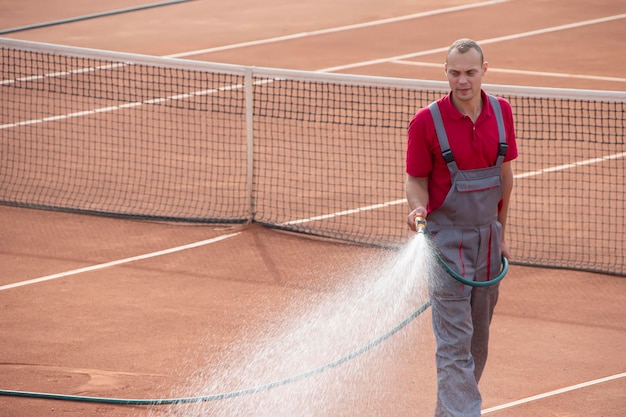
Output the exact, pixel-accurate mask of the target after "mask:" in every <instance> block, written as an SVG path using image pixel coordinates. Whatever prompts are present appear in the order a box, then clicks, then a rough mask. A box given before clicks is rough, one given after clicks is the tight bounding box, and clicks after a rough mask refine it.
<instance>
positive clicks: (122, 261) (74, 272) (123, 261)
mask: <svg viewBox="0 0 626 417" xmlns="http://www.w3.org/2000/svg"><path fill="white" fill-rule="evenodd" d="M240 233H241V232H237V233H231V234H228V235H222V236H218V237H214V238H212V239H207V240H201V241H199V242H194V243H190V244H188V245H182V246H177V247H175V248H170V249H165V250H161V251H157V252H152V253H146V254H144V255H138V256H132V257H130V258H125V259H119V260H117V261H111V262H105V263H103V264H98V265H91V266H86V267H84V268H79V269H74V270H71V271H66V272H61V273H58V274H53V275H47V276H45V277H40V278H34V279H29V280H27V281H21V282H16V283H13V284H7V285H2V286H0V291H4V290H8V289H11V288H17V287H23V286H25V285H30V284H37V283H40V282H44V281H50V280H53V279H58V278H64V277H67V276H70V275H77V274H82V273H84V272H91V271H96V270H98V269H104V268H109V267H112V266H117V265H122V264H127V263H130V262H135V261H140V260H143V259H148V258H154V257H157V256H162V255H167V254H170V253H174V252H180V251H183V250H187V249H192V248H197V247H199V246H204V245H209V244H211V243H216V242H219V241H220V240H224V239H228V238H231V237H235V236H237V235H238V234H240Z"/></svg>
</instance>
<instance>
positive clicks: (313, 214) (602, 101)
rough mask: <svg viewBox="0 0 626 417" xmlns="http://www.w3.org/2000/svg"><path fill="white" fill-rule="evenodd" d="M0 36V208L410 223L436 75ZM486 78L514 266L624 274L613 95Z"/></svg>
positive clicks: (395, 232) (360, 238)
mask: <svg viewBox="0 0 626 417" xmlns="http://www.w3.org/2000/svg"><path fill="white" fill-rule="evenodd" d="M0 47H1V49H2V77H1V80H0V88H1V89H2V103H1V104H0V109H1V111H0V132H1V138H2V139H1V142H0V150H1V152H2V153H1V160H0V203H2V204H5V205H14V206H20V207H30V208H42V209H53V210H63V211H73V212H74V211H75V212H81V213H90V214H98V215H108V216H122V217H133V218H145V219H159V220H169V221H187V222H207V223H245V222H250V221H253V222H257V223H261V224H264V225H268V226H271V227H276V228H281V229H286V230H293V231H297V232H303V233H308V234H314V235H319V236H325V237H330V238H336V239H341V240H345V241H350V242H355V243H362V244H371V245H380V246H389V247H396V246H399V245H401V244H402V243H403V242H405V241H406V239H407V238H408V236H409V232H408V230H407V228H406V226H405V224H404V221H405V218H406V214H407V212H408V208H407V204H406V201H405V199H404V180H405V174H404V152H405V142H406V128H407V126H408V122H409V121H410V119H411V117H412V115H413V114H414V112H415V111H416V110H417V109H419V108H420V107H422V106H424V105H426V104H428V103H430V102H431V101H432V100H435V99H437V98H438V97H440V96H441V95H442V94H444V93H446V92H447V84H446V83H442V82H430V81H419V80H408V79H394V78H383V77H365V76H351V75H346V74H326V73H318V72H302V71H287V70H278V69H268V68H253V67H245V66H235V65H224V64H214V63H206V62H198V61H189V60H178V59H168V58H157V57H150V56H143V55H132V54H123V53H113V52H107V51H98V50H91V49H81V48H72V47H65V46H59V45H50V44H42V43H32V42H24V41H16V40H10V39H0ZM484 87H485V89H486V90H487V91H488V92H490V93H492V94H497V95H500V96H502V97H505V98H506V99H508V100H509V101H510V102H511V104H512V106H513V109H514V117H515V119H516V131H517V136H518V146H519V150H520V158H519V159H518V160H517V161H516V162H515V163H514V171H515V173H516V178H517V179H516V188H515V191H514V197H513V200H512V202H511V213H510V215H509V222H508V225H507V240H508V242H509V246H510V247H511V248H512V252H513V255H514V257H513V259H512V261H513V262H515V263H519V264H527V265H538V266H548V267H559V268H572V269H581V270H589V271H597V272H603V273H610V274H618V275H625V274H626V271H625V269H624V250H623V247H624V231H625V230H624V196H625V192H624V176H625V174H626V172H625V168H624V159H625V158H626V152H625V148H624V107H625V102H626V94H624V93H620V92H594V91H585V90H557V89H545V88H527V87H526V88H515V87H512V86H496V85H485V86H484Z"/></svg>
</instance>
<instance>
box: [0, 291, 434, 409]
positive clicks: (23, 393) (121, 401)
mask: <svg viewBox="0 0 626 417" xmlns="http://www.w3.org/2000/svg"><path fill="white" fill-rule="evenodd" d="M428 307H430V301H426V302H425V303H424V304H422V306H420V308H418V309H417V310H416V311H415V312H414V313H412V314H411V315H410V316H409V317H407V318H406V319H404V320H403V321H402V322H400V323H399V324H397V325H396V326H395V327H394V328H392V329H391V330H389V331H388V332H387V333H385V334H384V335H382V336H380V337H378V338H377V339H374V340H373V341H371V342H370V343H368V344H366V345H365V346H363V347H361V348H359V349H357V350H355V351H353V352H352V353H349V354H347V355H345V356H343V357H341V358H339V359H337V360H335V361H333V362H330V363H327V364H326V365H322V366H320V367H318V368H315V369H312V370H310V371H307V372H303V373H301V374H298V375H294V376H291V377H288V378H285V379H281V380H278V381H274V382H270V383H268V384H265V385H260V386H257V387H252V388H247V389H242V390H238V391H231V392H226V393H222V394H214V395H207V396H200V397H183V398H165V399H154V400H150V399H145V400H142V399H123V398H102V397H86V396H79V395H63V394H50V393H41V392H28V391H10V390H0V396H8V397H27V398H38V399H47V400H58V401H78V402H89V403H100V404H116V405H166V404H186V403H199V402H208V401H216V400H223V399H226V398H234V397H241V396H244V395H248V394H255V393H258V392H262V391H269V390H271V389H273V388H277V387H279V386H281V385H286V384H288V383H292V382H296V381H300V380H303V379H306V378H309V377H311V376H313V375H316V374H319V373H322V372H324V371H327V370H329V369H331V368H334V367H336V366H339V365H341V364H343V363H345V362H347V361H349V360H350V359H353V358H355V357H357V356H359V355H361V354H362V353H365V352H367V351H368V350H370V349H372V348H373V347H374V346H377V345H379V344H380V343H382V342H383V341H385V340H387V339H389V338H390V337H391V336H393V335H394V334H396V333H397V332H399V331H400V330H401V329H402V328H404V327H405V326H406V325H408V324H409V323H410V322H412V321H413V320H414V319H415V318H416V317H417V316H419V315H420V314H422V313H423V312H424V311H426V310H427V309H428Z"/></svg>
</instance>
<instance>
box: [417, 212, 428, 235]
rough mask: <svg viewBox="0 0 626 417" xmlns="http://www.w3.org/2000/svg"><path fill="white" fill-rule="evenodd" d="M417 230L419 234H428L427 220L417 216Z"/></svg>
mask: <svg viewBox="0 0 626 417" xmlns="http://www.w3.org/2000/svg"><path fill="white" fill-rule="evenodd" d="M415 230H417V233H426V219H425V218H423V217H422V216H415Z"/></svg>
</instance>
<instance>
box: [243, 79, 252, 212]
mask: <svg viewBox="0 0 626 417" xmlns="http://www.w3.org/2000/svg"><path fill="white" fill-rule="evenodd" d="M244 76H245V80H244V86H245V93H246V142H247V146H246V154H247V178H246V193H247V195H248V220H247V223H248V224H249V223H252V221H253V220H254V189H253V183H252V181H253V171H254V125H253V119H254V118H253V114H254V101H253V100H254V91H253V88H254V83H253V81H252V78H253V72H252V67H247V68H246V69H245V75H244Z"/></svg>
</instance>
